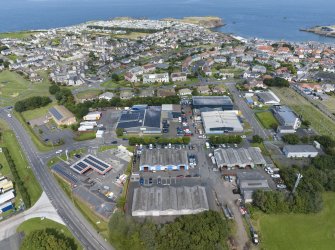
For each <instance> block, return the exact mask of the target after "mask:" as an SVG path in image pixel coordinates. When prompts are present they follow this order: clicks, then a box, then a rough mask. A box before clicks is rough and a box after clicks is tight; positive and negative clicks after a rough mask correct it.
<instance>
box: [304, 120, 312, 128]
mask: <svg viewBox="0 0 335 250" xmlns="http://www.w3.org/2000/svg"><path fill="white" fill-rule="evenodd" d="M302 125H304V126H306V127H307V128H308V127H309V126H311V122H310V121H309V120H303V121H302Z"/></svg>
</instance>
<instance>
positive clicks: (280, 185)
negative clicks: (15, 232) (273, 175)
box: [277, 184, 286, 189]
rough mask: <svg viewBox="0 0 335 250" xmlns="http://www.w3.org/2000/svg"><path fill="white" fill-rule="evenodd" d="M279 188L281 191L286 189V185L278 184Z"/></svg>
mask: <svg viewBox="0 0 335 250" xmlns="http://www.w3.org/2000/svg"><path fill="white" fill-rule="evenodd" d="M277 188H279V189H285V188H286V185H285V184H278V185H277Z"/></svg>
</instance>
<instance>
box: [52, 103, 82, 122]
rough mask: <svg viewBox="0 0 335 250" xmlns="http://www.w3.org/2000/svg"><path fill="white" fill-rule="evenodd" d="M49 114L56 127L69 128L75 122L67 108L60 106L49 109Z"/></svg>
mask: <svg viewBox="0 0 335 250" xmlns="http://www.w3.org/2000/svg"><path fill="white" fill-rule="evenodd" d="M49 114H50V115H51V117H52V118H53V120H54V121H55V123H56V124H57V125H58V126H62V125H66V126H70V125H72V124H75V123H76V122H77V120H76V117H75V116H74V115H73V114H72V113H71V112H70V111H69V110H68V109H67V108H65V107H64V106H61V105H56V106H54V107H52V108H50V109H49Z"/></svg>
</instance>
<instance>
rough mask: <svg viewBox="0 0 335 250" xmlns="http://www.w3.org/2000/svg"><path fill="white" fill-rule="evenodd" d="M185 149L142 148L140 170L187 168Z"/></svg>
mask: <svg viewBox="0 0 335 250" xmlns="http://www.w3.org/2000/svg"><path fill="white" fill-rule="evenodd" d="M188 168H189V165H188V157H187V152H186V151H185V150H176V151H175V150H171V149H159V150H157V149H152V150H144V151H143V152H142V154H141V159H140V171H145V172H146V171H162V170H188Z"/></svg>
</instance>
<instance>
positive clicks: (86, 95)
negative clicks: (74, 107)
mask: <svg viewBox="0 0 335 250" xmlns="http://www.w3.org/2000/svg"><path fill="white" fill-rule="evenodd" d="M100 94H101V90H99V89H88V90H84V91H82V92H79V93H78V94H76V97H77V98H78V99H90V98H94V97H97V96H98V95H100Z"/></svg>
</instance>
